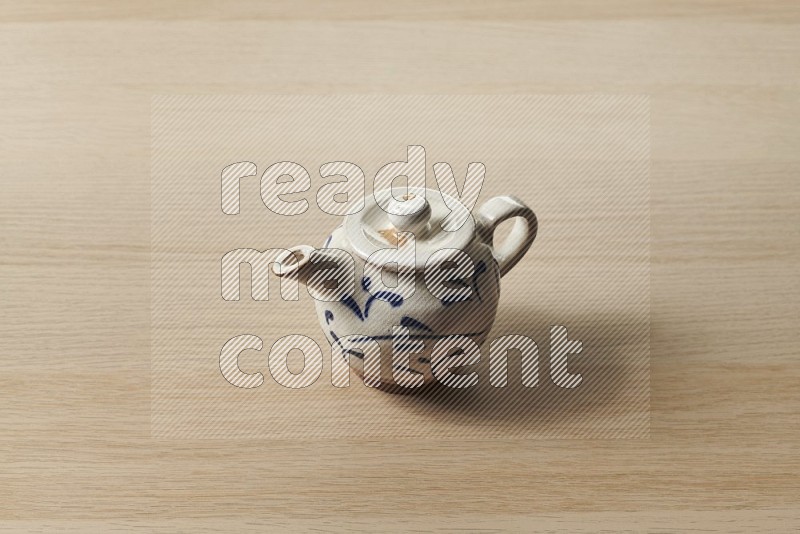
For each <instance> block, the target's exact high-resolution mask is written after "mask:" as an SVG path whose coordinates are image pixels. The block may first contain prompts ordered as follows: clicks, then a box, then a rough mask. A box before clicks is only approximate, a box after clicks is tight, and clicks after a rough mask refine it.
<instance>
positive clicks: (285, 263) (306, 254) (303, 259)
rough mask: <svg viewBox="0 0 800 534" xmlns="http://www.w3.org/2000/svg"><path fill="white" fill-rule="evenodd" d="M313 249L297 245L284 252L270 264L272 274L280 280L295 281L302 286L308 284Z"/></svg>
mask: <svg viewBox="0 0 800 534" xmlns="http://www.w3.org/2000/svg"><path fill="white" fill-rule="evenodd" d="M312 252H314V247H312V246H309V245H298V246H296V247H292V248H289V249H287V250H286V252H284V253H283V254H281V255H280V256H278V258H277V259H276V260H275V263H273V264H272V272H273V273H275V274H276V275H277V276H278V277H280V278H286V279H289V280H297V281H298V282H300V283H301V284H303V285H307V284H308V279H309V277H310V276H311V271H312V270H313V269H312V264H311V254H312Z"/></svg>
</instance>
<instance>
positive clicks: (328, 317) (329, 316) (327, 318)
mask: <svg viewBox="0 0 800 534" xmlns="http://www.w3.org/2000/svg"><path fill="white" fill-rule="evenodd" d="M331 321H333V312H332V311H330V310H325V324H331Z"/></svg>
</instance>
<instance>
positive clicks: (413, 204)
mask: <svg viewBox="0 0 800 534" xmlns="http://www.w3.org/2000/svg"><path fill="white" fill-rule="evenodd" d="M388 211H389V222H391V223H392V225H393V226H394V227H395V229H397V231H398V232H412V233H413V234H414V235H415V236H416V235H418V234H422V233H424V231H425V230H426V229H427V227H428V221H429V220H430V218H431V205H430V204H428V201H427V200H425V197H424V196H422V195H417V194H414V193H408V194H405V195H402V196H401V197H399V198H395V197H392V199H391V200H390V201H389V205H388Z"/></svg>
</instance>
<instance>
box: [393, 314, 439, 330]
mask: <svg viewBox="0 0 800 534" xmlns="http://www.w3.org/2000/svg"><path fill="white" fill-rule="evenodd" d="M400 326H405V327H406V328H416V329H417V330H425V331H427V332H433V329H432V328H431V327H430V326H428V325H426V324H425V323H423V322H422V321H418V320H416V319H414V318H413V317H409V316H408V315H404V316H403V318H402V319H400Z"/></svg>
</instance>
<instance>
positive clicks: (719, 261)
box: [0, 0, 800, 532]
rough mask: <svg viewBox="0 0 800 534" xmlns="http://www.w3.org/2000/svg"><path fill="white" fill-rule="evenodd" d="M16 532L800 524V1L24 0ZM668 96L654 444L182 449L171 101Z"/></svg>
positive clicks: (17, 226)
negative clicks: (163, 247)
mask: <svg viewBox="0 0 800 534" xmlns="http://www.w3.org/2000/svg"><path fill="white" fill-rule="evenodd" d="M0 47H1V48H0V50H2V52H3V53H2V56H1V57H2V59H0V62H2V70H0V72H1V73H2V75H1V76H0V154H2V158H1V159H0V173H2V178H1V180H2V194H1V195H0V243H2V248H3V255H2V257H1V259H0V294H2V304H3V306H2V308H1V309H2V311H1V312H0V339H2V340H3V342H4V346H5V350H4V351H3V355H4V356H3V374H2V385H1V386H0V401H2V402H1V404H2V408H0V466H1V467H0V529H4V528H8V529H9V530H33V531H36V530H41V531H54V530H56V529H61V530H65V531H75V532H85V531H89V530H97V531H109V530H110V529H111V528H115V529H118V530H127V529H133V528H136V527H144V528H146V529H150V530H159V531H176V530H186V531H191V532H204V531H212V530H226V531H237V532H243V531H258V532H263V531H265V530H268V529H269V528H270V527H271V528H272V529H276V530H290V529H294V530H298V529H299V530H313V529H317V530H339V529H353V530H364V531H374V530H376V529H377V528H381V527H385V528H387V529H389V530H427V529H451V530H470V529H471V530H477V531H487V530H492V529H509V530H516V531H528V530H535V529H541V530H549V531H563V532H594V531H599V530H604V529H605V530H608V531H621V530H626V529H629V530H632V531H642V530H648V529H649V530H653V531H658V532H663V531H673V530H689V531H692V530H695V531H703V532H709V531H712V532H713V531H738V532H752V531H757V530H761V531H784V532H789V531H796V530H797V529H798V528H800V455H799V454H798V450H800V424H799V423H800V417H798V414H799V413H800V388H799V387H798V386H800V366H798V353H799V352H800V351H799V350H798V341H800V340H798V319H797V318H798V312H800V304H799V303H800V284H798V270H799V268H798V260H800V249H799V248H798V245H800V209H798V208H800V187H799V185H800V155H798V154H799V152H798V147H800V5H799V4H797V3H796V2H790V1H764V2H741V1H718V2H703V3H700V2H683V1H678V2H669V3H667V2H644V1H642V2H623V1H617V0H612V1H609V2H602V3H599V2H590V1H588V0H587V1H572V2H570V1H567V2H557V1H553V2H521V1H520V2H514V1H499V2H487V3H482V2H463V3H460V4H456V3H450V2H437V1H431V0H426V1H422V0H419V1H413V2H393V3H381V4H378V3H373V2H368V1H366V0H350V1H345V2H338V3H322V2H320V3H317V2H311V1H300V2H292V3H284V4H278V3H269V4H266V3H262V2H255V1H242V2H234V1H231V2H218V3H212V2H201V3H190V2H155V1H152V2H150V1H144V2H130V3H122V2H114V3H108V2H90V1H84V0H73V1H71V2H62V3H56V2H40V1H29V2H3V3H2V7H1V8H0ZM365 92H366V93H442V94H448V93H480V94H496V93H518V94H526V93H587V92H589V93H621V94H647V95H650V97H651V136H652V170H651V184H652V185H651V202H652V219H651V221H652V246H651V251H652V265H651V296H652V298H651V317H652V337H651V425H650V437H649V439H644V440H642V439H637V440H616V441H614V440H580V439H575V440H500V441H498V440H484V441H452V440H451V441H446V442H442V441H437V440H425V439H420V440H414V441H394V440H360V441H353V440H351V441H346V440H325V441H322V440H316V441H315V440H302V441H301V440H273V441H270V440H218V441H209V440H163V439H153V438H151V429H150V333H149V324H150V307H149V284H150V105H151V97H152V95H154V94H164V93H202V94H254V93H365Z"/></svg>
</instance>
